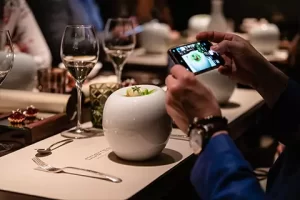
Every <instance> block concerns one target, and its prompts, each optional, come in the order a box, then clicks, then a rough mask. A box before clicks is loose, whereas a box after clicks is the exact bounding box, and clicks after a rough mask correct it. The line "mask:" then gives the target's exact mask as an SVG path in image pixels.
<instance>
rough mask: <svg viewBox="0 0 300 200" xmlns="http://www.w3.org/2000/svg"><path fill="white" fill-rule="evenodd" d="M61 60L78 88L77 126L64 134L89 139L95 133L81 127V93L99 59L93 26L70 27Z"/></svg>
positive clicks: (65, 35)
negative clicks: (83, 84)
mask: <svg viewBox="0 0 300 200" xmlns="http://www.w3.org/2000/svg"><path fill="white" fill-rule="evenodd" d="M60 54H61V59H62V61H63V63H64V65H65V67H66V68H67V69H68V70H69V72H70V73H71V75H72V76H73V77H74V79H75V80H76V88H77V98H78V100H77V126H76V128H75V129H73V130H70V131H67V132H63V133H62V136H64V137H67V138H74V139H79V138H87V137H91V136H93V135H94V134H95V133H94V132H92V131H90V130H86V129H83V128H82V127H81V123H80V120H81V92H82V89H81V88H82V83H83V82H84V81H85V79H86V77H87V76H88V74H89V73H90V72H91V71H92V69H93V67H94V66H95V64H96V63H97V61H98V58H99V44H98V40H97V37H96V33H95V30H94V28H93V26H91V25H68V26H67V27H66V29H65V32H64V34H63V37H62V42H61V48H60Z"/></svg>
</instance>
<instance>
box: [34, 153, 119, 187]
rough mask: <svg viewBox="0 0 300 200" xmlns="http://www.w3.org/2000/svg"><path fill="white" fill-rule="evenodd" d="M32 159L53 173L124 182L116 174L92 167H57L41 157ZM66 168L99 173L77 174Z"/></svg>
mask: <svg viewBox="0 0 300 200" xmlns="http://www.w3.org/2000/svg"><path fill="white" fill-rule="evenodd" d="M32 160H33V161H34V162H35V163H36V164H37V165H38V166H39V167H40V168H42V169H43V170H44V171H47V172H53V173H66V174H72V175H78V176H86V177H91V178H99V179H103V180H107V181H111V182H114V183H120V182H122V179H120V178H118V177H115V176H111V175H108V174H104V173H101V172H97V171H94V170H90V169H83V168H78V167H63V168H57V167H53V166H51V165H48V164H46V163H45V162H44V161H42V160H41V159H39V158H38V157H34V158H32ZM66 169H74V170H79V171H84V172H90V173H92V174H96V175H98V176H97V177H95V176H87V175H82V174H75V173H70V172H66V171H65V170H66Z"/></svg>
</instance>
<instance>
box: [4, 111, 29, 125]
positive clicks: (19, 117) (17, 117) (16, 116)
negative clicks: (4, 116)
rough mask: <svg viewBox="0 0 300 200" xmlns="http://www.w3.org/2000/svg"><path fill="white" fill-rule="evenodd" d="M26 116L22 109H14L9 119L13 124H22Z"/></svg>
mask: <svg viewBox="0 0 300 200" xmlns="http://www.w3.org/2000/svg"><path fill="white" fill-rule="evenodd" d="M25 118H26V116H25V115H24V114H23V113H22V112H21V110H20V109H17V110H16V111H14V110H13V111H12V114H11V115H10V116H9V117H8V121H9V122H10V123H12V124H20V123H23V122H24V121H25Z"/></svg>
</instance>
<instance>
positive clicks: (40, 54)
mask: <svg viewBox="0 0 300 200" xmlns="http://www.w3.org/2000/svg"><path fill="white" fill-rule="evenodd" d="M0 10H1V12H2V14H1V15H2V18H1V27H3V28H4V29H7V30H9V32H10V34H11V37H12V42H13V44H14V51H15V53H16V56H15V62H14V65H13V68H12V70H11V73H9V74H8V76H7V78H6V80H5V81H4V82H3V84H2V85H1V88H6V89H19V90H32V89H33V88H35V86H36V85H35V77H36V73H37V70H38V69H41V68H48V67H50V66H51V59H52V58H51V53H50V50H49V48H48V45H47V43H46V41H45V38H44V36H43V34H42V32H41V30H40V28H39V26H38V24H37V22H36V20H35V18H34V16H33V14H32V12H31V10H30V8H29V7H28V5H27V3H26V1H25V0H6V1H4V0H1V1H0Z"/></svg>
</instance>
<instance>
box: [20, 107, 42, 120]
mask: <svg viewBox="0 0 300 200" xmlns="http://www.w3.org/2000/svg"><path fill="white" fill-rule="evenodd" d="M38 111H39V110H38V109H37V108H35V107H34V106H33V105H30V106H28V107H27V109H26V110H25V111H24V112H23V113H24V115H25V116H26V118H35V117H36V116H37V113H38Z"/></svg>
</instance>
